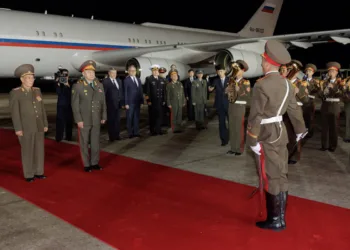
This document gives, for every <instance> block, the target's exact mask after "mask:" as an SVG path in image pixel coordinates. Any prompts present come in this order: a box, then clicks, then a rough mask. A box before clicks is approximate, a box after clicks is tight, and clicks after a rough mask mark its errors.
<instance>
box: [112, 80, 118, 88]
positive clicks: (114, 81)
mask: <svg viewBox="0 0 350 250" xmlns="http://www.w3.org/2000/svg"><path fill="white" fill-rule="evenodd" d="M113 83H114V85H115V86H116V87H117V89H119V86H118V84H117V81H116V80H115V79H113Z"/></svg>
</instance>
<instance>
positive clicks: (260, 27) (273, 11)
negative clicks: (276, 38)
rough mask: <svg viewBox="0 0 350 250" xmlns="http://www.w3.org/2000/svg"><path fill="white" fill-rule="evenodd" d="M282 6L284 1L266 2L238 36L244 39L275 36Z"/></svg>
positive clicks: (267, 0) (271, 0) (270, 0)
mask: <svg viewBox="0 0 350 250" xmlns="http://www.w3.org/2000/svg"><path fill="white" fill-rule="evenodd" d="M282 4H283V0H265V1H264V2H263V4H262V5H261V6H260V7H259V9H258V10H257V11H256V12H255V14H254V15H253V16H252V17H251V18H250V20H249V22H248V23H247V24H246V25H245V26H244V28H243V29H242V30H241V31H240V32H238V34H239V35H240V36H242V37H263V36H273V33H274V31H275V28H276V24H277V20H278V17H279V14H280V12H281V8H282Z"/></svg>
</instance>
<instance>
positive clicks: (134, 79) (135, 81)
mask: <svg viewBox="0 0 350 250" xmlns="http://www.w3.org/2000/svg"><path fill="white" fill-rule="evenodd" d="M132 80H133V81H134V83H136V86H137V87H138V86H139V84H138V82H137V80H136V78H135V76H133V77H132Z"/></svg>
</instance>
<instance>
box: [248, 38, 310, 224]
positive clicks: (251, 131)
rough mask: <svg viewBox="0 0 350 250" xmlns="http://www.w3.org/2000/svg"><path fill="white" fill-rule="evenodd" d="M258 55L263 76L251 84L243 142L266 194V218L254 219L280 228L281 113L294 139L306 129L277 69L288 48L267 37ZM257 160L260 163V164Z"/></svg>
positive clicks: (283, 186)
mask: <svg viewBox="0 0 350 250" xmlns="http://www.w3.org/2000/svg"><path fill="white" fill-rule="evenodd" d="M262 57H263V58H262V68H263V72H264V73H265V77H263V78H261V79H260V80H259V81H258V82H257V83H256V84H255V85H254V89H253V96H252V100H251V109H250V114H249V118H248V126H247V144H248V145H249V146H250V147H251V148H252V150H253V151H254V153H255V154H256V159H257V163H258V164H259V165H260V166H259V168H260V169H261V170H262V176H261V178H263V180H264V190H265V194H266V209H267V219H266V220H265V221H261V222H257V223H256V225H257V226H258V227H260V228H264V229H272V230H281V229H284V228H285V227H286V223H285V209H286V201H287V196H288V178H287V174H288V165H287V161H288V151H287V148H286V145H287V142H288V137H287V133H286V129H285V126H284V124H283V122H282V115H283V114H284V113H286V112H287V113H288V115H289V118H290V120H291V122H292V124H293V127H294V130H295V132H296V133H297V135H296V136H297V138H298V139H297V140H299V139H300V138H301V137H302V133H304V132H305V130H306V129H305V124H304V121H303V117H302V113H301V110H300V108H298V105H297V103H296V100H295V96H294V92H293V87H292V85H291V84H290V82H288V80H287V79H285V78H284V77H283V76H281V75H280V73H279V72H278V69H279V66H280V65H281V64H286V63H289V62H290V60H291V58H290V55H289V52H288V51H287V49H286V48H285V47H284V45H283V44H281V43H279V42H278V41H274V40H269V41H267V43H266V45H265V53H264V54H263V55H262ZM261 164H264V168H262V166H263V165H261ZM265 176H266V177H265Z"/></svg>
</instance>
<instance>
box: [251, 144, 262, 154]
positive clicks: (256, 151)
mask: <svg viewBox="0 0 350 250" xmlns="http://www.w3.org/2000/svg"><path fill="white" fill-rule="evenodd" d="M250 147H251V149H252V150H253V151H254V153H256V154H257V155H261V153H260V149H261V147H260V143H257V144H256V145H255V146H250Z"/></svg>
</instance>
